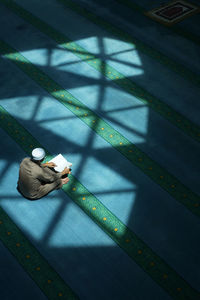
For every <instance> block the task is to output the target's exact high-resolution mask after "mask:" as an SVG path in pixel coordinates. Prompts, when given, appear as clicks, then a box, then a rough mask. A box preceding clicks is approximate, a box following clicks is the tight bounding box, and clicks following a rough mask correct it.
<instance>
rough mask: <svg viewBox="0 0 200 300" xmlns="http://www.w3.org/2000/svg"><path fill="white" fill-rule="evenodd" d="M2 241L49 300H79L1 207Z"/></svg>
mask: <svg viewBox="0 0 200 300" xmlns="http://www.w3.org/2000/svg"><path fill="white" fill-rule="evenodd" d="M0 240H1V241H2V243H3V244H4V246H5V247H6V248H7V249H8V250H9V251H10V252H11V253H12V255H13V256H14V257H15V258H16V259H17V261H18V262H19V263H20V265H21V266H22V267H23V268H24V270H25V271H26V272H27V273H28V274H29V276H30V277H31V278H32V279H33V281H34V282H35V283H36V284H37V285H38V287H39V288H40V289H41V291H42V292H43V293H44V294H45V295H46V296H47V298H48V299H49V300H58V299H65V300H67V299H68V300H76V299H78V297H77V296H76V295H75V293H74V292H73V291H72V290H71V288H70V287H69V286H68V285H67V284H66V283H65V282H64V280H63V279H62V278H61V277H60V276H59V275H58V273H57V272H56V271H55V270H54V269H53V268H52V267H51V266H50V265H49V263H48V262H47V261H46V259H45V258H44V257H43V256H42V255H41V254H40V253H39V252H38V250H37V249H36V248H35V247H34V246H33V245H32V244H31V243H30V242H29V240H28V239H27V238H26V237H25V235H24V234H23V233H22V232H21V230H20V229H19V228H18V227H17V226H16V225H15V223H14V222H13V221H12V220H11V219H10V218H9V217H8V215H7V214H6V212H5V211H4V210H3V209H2V208H1V207H0Z"/></svg>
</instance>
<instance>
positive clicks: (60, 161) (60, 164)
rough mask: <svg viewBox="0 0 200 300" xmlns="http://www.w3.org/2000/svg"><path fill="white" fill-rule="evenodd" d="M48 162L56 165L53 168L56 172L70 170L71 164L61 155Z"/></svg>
mask: <svg viewBox="0 0 200 300" xmlns="http://www.w3.org/2000/svg"><path fill="white" fill-rule="evenodd" d="M49 162H53V163H54V164H56V167H55V168H54V170H55V171H57V172H62V171H63V170H64V169H65V168H70V167H71V166H72V163H70V162H69V161H67V160H66V159H65V158H64V156H62V154H59V155H57V156H55V157H54V158H53V159H52V160H50V161H49Z"/></svg>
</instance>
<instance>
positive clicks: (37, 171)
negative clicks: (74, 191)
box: [17, 148, 70, 200]
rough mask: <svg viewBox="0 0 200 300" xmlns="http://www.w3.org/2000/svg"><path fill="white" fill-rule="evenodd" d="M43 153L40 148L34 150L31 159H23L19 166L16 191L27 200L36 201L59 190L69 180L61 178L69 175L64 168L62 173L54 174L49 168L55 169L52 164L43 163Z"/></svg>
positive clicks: (67, 170)
mask: <svg viewBox="0 0 200 300" xmlns="http://www.w3.org/2000/svg"><path fill="white" fill-rule="evenodd" d="M44 157H45V151H44V149H42V148H35V149H34V150H33V151H32V157H31V158H28V157H27V158H24V159H23V160H22V162H21V164H20V170H19V180H18V186H17V189H18V191H19V192H20V193H21V194H22V196H24V197H25V198H27V199H30V200H36V199H40V198H42V197H44V196H45V195H47V194H48V193H49V192H51V191H53V190H55V189H60V188H61V187H62V186H63V184H67V182H68V181H69V178H68V177H66V178H62V177H64V175H66V174H69V173H70V169H68V168H65V169H64V170H63V171H62V172H59V173H56V172H54V171H53V170H51V169H50V168H53V167H56V165H55V164H54V163H43V164H42V161H43V160H44Z"/></svg>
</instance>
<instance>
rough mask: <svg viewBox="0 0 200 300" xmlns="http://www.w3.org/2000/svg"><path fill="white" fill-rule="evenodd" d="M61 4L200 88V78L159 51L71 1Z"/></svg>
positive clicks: (60, 0) (62, 0)
mask: <svg viewBox="0 0 200 300" xmlns="http://www.w3.org/2000/svg"><path fill="white" fill-rule="evenodd" d="M57 1H58V2H61V3H62V4H64V5H65V6H66V7H69V8H70V9H71V10H73V11H75V12H76V13H78V14H80V15H81V16H84V17H85V18H87V19H89V20H90V21H92V22H93V23H95V24H97V25H98V26H101V27H103V28H104V29H106V30H107V31H109V32H110V33H112V34H113V35H115V36H116V37H118V38H120V39H121V40H122V41H125V42H127V43H129V44H130V45H131V46H133V47H136V48H137V50H139V51H141V52H143V53H144V54H146V55H148V56H149V57H152V58H153V59H156V60H157V61H158V62H159V63H160V64H163V65H164V66H166V67H167V68H169V69H171V70H172V71H173V72H176V73H177V74H179V75H180V76H182V77H184V78H185V79H187V80H189V81H191V82H192V83H193V84H195V85H197V86H198V87H200V78H199V76H198V75H197V74H195V73H193V72H192V71H191V70H189V69H188V68H186V67H185V66H183V65H181V64H180V63H178V62H176V61H173V60H172V59H170V58H169V57H168V56H166V55H164V54H162V53H161V52H160V51H158V50H156V49H154V48H152V47H150V46H148V45H147V44H145V43H144V42H141V41H139V40H138V39H137V38H135V37H133V36H131V35H130V34H128V33H126V32H125V31H123V30H121V29H120V28H117V27H116V25H115V26H114V25H112V24H111V23H109V22H107V21H106V20H104V19H103V18H101V17H99V16H97V15H95V14H94V13H91V12H90V11H89V10H87V9H86V8H83V7H81V6H79V5H78V4H77V3H75V2H73V1H72V0H57Z"/></svg>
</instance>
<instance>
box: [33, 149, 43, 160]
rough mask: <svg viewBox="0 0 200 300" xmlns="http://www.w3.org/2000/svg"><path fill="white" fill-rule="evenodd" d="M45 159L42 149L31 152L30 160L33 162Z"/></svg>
mask: <svg viewBox="0 0 200 300" xmlns="http://www.w3.org/2000/svg"><path fill="white" fill-rule="evenodd" d="M44 157H45V151H44V149H42V148H35V149H33V151H32V158H33V159H34V160H41V159H43V158H44Z"/></svg>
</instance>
